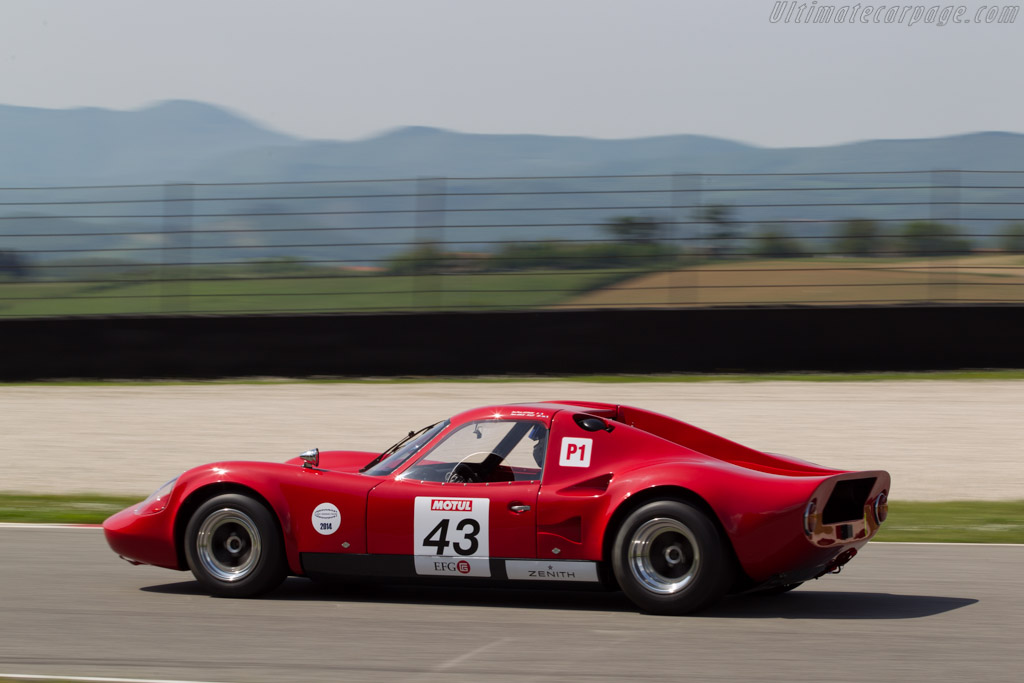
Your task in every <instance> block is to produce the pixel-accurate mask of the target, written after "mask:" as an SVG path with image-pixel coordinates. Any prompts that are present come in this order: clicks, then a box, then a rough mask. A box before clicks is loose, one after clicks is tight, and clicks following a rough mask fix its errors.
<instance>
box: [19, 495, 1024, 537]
mask: <svg viewBox="0 0 1024 683" xmlns="http://www.w3.org/2000/svg"><path fill="white" fill-rule="evenodd" d="M144 497H145V496H103V495H91V494H80V495H34V494H26V493H0V522H39V523H51V524H52V523H61V524H98V523H100V522H102V521H103V520H104V519H106V518H107V517H109V516H110V515H112V514H113V513H115V512H118V511H119V510H123V509H124V508H126V507H129V506H131V505H134V504H136V503H138V502H139V501H140V500H142V499H143V498H144ZM876 540H878V541H912V542H919V543H921V542H929V543H1024V500H1016V501H949V502H918V501H902V502H901V501H894V502H891V503H890V504H889V519H888V520H887V521H886V522H885V524H884V525H883V526H882V530H881V531H880V532H879V534H878V537H877V538H876Z"/></svg>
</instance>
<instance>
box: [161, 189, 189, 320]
mask: <svg viewBox="0 0 1024 683" xmlns="http://www.w3.org/2000/svg"><path fill="white" fill-rule="evenodd" d="M192 196H193V188H192V184H191V183H164V216H163V218H164V221H163V233H164V246H163V249H161V255H162V257H163V258H162V259H161V261H162V263H161V268H160V310H161V312H162V313H164V314H165V315H166V314H169V313H185V312H188V310H189V300H188V296H189V284H190V282H189V280H190V278H191V277H192V268H191V265H192V233H191V230H192ZM174 299H180V303H178V304H175V303H174Z"/></svg>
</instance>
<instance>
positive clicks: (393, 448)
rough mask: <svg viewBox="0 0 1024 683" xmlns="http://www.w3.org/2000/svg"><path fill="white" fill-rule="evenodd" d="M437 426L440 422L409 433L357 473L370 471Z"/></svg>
mask: <svg viewBox="0 0 1024 683" xmlns="http://www.w3.org/2000/svg"><path fill="white" fill-rule="evenodd" d="M439 424H441V423H440V422H435V423H434V424H432V425H427V426H426V427H424V428H423V429H420V430H418V431H411V432H409V433H408V434H407V435H405V437H403V438H402V439H400V440H399V441H398V443H396V444H395V445H394V446H391V448H389V449H387V450H386V451H384V452H383V453H381V454H380V455H378V456H377V457H376V458H374V459H373V460H371V461H370V462H369V463H367V464H366V466H365V467H363V469H361V470H359V471H360V472H365V471H366V470H368V469H370V468H371V467H373V466H374V465H376V464H377V463H379V462H380V461H381V460H383V459H384V458H386V457H388V456H389V455H391V454H392V453H394V452H395V451H397V450H398V449H399V448H401V447H402V446H404V445H405V444H407V443H408V442H409V440H410V439H412V438H415V437H417V436H419V435H420V434H422V433H423V432H425V431H427V430H428V429H433V428H434V427H436V426H437V425H439Z"/></svg>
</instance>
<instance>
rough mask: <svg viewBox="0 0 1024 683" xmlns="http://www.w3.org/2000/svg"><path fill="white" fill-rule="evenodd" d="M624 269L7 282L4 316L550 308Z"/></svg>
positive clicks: (1, 304) (2, 288) (0, 307)
mask: <svg viewBox="0 0 1024 683" xmlns="http://www.w3.org/2000/svg"><path fill="white" fill-rule="evenodd" d="M622 278H623V273H622V271H621V270H615V269H609V270H600V271H578V270H566V271H524V272H519V273H468V274H460V275H444V276H442V275H364V276H352V275H334V276H324V275H313V276H305V275H304V276H298V277H274V278H266V279H254V278H230V277H212V276H211V277H210V279H199V280H192V281H184V280H167V281H157V280H153V281H148V282H136V281H118V280H112V281H109V282H94V283H66V282H59V281H57V282H45V283H21V282H11V281H8V282H3V283H0V318H3V317H6V318H31V317H44V316H69V315H167V314H183V313H195V314H215V313H216V314H246V313H301V312H304V311H305V312H337V311H347V312H373V311H424V310H449V309H481V310H486V309H499V310H500V309H506V308H544V307H547V306H552V305H555V304H558V303H561V302H563V301H564V300H566V298H569V297H573V296H576V295H579V294H580V293H582V292H586V291H590V290H592V289H596V288H599V287H602V286H605V285H608V284H611V283H613V282H616V281H619V280H621V279H622Z"/></svg>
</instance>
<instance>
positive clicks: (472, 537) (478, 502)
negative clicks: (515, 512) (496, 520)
mask: <svg viewBox="0 0 1024 683" xmlns="http://www.w3.org/2000/svg"><path fill="white" fill-rule="evenodd" d="M490 503H491V501H490V499H488V498H448V497H441V496H417V498H416V500H415V503H414V507H413V514H414V515H415V517H414V519H413V555H415V556H416V558H415V559H416V573H417V574H441V575H448V576H490V575H491V565H490V561H489V560H488V554H489V552H490V548H489V545H488V540H489V538H488V533H487V532H488V528H487V527H488V522H489V520H490V517H489V511H490Z"/></svg>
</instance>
